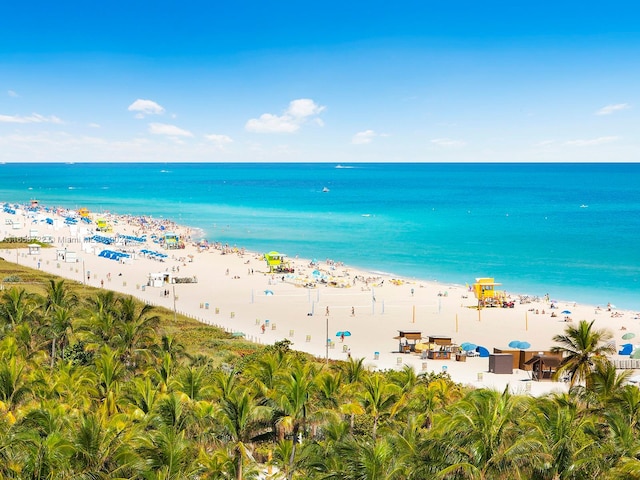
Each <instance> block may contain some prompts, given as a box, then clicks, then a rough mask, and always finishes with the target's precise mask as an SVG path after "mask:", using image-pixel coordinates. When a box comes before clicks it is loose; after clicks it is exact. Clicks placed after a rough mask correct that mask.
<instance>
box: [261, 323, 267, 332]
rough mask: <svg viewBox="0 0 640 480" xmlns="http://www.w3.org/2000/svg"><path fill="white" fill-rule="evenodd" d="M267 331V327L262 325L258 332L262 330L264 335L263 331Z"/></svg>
mask: <svg viewBox="0 0 640 480" xmlns="http://www.w3.org/2000/svg"><path fill="white" fill-rule="evenodd" d="M266 329H267V327H266V326H265V325H264V323H263V324H262V326H261V327H260V330H262V333H264V331H265V330H266Z"/></svg>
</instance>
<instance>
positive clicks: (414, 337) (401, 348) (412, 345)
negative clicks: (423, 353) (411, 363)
mask: <svg viewBox="0 0 640 480" xmlns="http://www.w3.org/2000/svg"><path fill="white" fill-rule="evenodd" d="M393 338H395V339H396V340H398V352H400V353H411V352H415V351H416V343H418V342H419V341H420V340H421V339H422V332H420V331H418V330H398V335H397V336H395V337H393Z"/></svg>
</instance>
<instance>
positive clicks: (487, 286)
mask: <svg viewBox="0 0 640 480" xmlns="http://www.w3.org/2000/svg"><path fill="white" fill-rule="evenodd" d="M499 285H502V284H501V283H496V282H495V280H494V279H493V278H488V277H487V278H476V283H474V284H473V286H472V289H473V294H474V295H475V297H476V299H477V300H478V308H482V307H501V306H502V302H504V300H505V299H506V296H505V293H504V291H503V290H496V287H497V286H499Z"/></svg>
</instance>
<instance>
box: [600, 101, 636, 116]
mask: <svg viewBox="0 0 640 480" xmlns="http://www.w3.org/2000/svg"><path fill="white" fill-rule="evenodd" d="M629 108H631V105H629V104H628V103H616V104H615V105H606V106H604V107H602V108H601V109H600V110H598V111H597V112H596V115H611V114H612V113H614V112H618V111H620V110H627V109H629Z"/></svg>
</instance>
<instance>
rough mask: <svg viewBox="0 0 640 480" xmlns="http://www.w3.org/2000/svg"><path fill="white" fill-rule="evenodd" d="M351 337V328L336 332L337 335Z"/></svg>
mask: <svg viewBox="0 0 640 480" xmlns="http://www.w3.org/2000/svg"><path fill="white" fill-rule="evenodd" d="M343 335H344V336H345V337H350V336H351V332H350V331H349V330H345V331H344V332H342V331H340V332H336V337H342V336H343Z"/></svg>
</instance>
